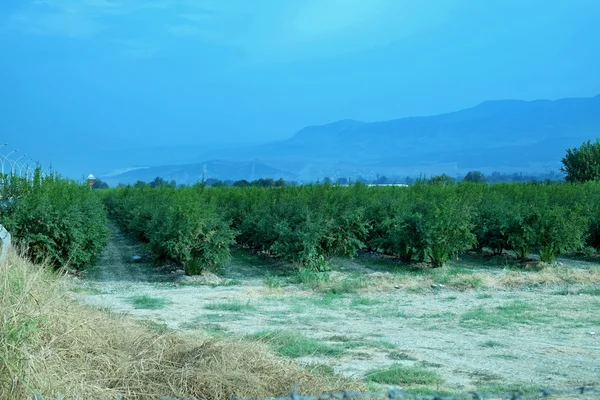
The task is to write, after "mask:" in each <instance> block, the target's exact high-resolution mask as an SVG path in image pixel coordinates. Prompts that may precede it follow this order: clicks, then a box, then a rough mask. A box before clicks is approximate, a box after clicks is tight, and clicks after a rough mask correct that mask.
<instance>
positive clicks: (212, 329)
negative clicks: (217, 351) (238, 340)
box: [201, 324, 228, 336]
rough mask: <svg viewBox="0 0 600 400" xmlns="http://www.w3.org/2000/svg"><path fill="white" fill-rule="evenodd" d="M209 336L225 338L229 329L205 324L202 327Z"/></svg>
mask: <svg viewBox="0 0 600 400" xmlns="http://www.w3.org/2000/svg"><path fill="white" fill-rule="evenodd" d="M201 329H203V330H204V331H205V332H206V333H207V334H209V335H210V336H225V335H226V334H227V331H228V330H227V328H225V327H224V326H221V325H219V324H204V325H202V326H201Z"/></svg>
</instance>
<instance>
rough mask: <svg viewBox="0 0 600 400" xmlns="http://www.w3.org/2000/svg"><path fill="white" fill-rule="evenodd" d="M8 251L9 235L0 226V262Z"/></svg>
mask: <svg viewBox="0 0 600 400" xmlns="http://www.w3.org/2000/svg"><path fill="white" fill-rule="evenodd" d="M8 249H10V233H9V232H8V231H7V230H6V229H5V228H4V227H3V226H2V225H0V261H2V260H4V259H5V258H6V254H7V253H8Z"/></svg>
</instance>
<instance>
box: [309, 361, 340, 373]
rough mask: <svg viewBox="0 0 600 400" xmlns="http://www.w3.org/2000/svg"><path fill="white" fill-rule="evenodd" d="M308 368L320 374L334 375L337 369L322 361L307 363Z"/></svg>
mask: <svg viewBox="0 0 600 400" xmlns="http://www.w3.org/2000/svg"><path fill="white" fill-rule="evenodd" d="M306 369H308V370H309V371H311V372H313V373H315V374H317V375H320V376H334V375H335V371H334V369H333V367H332V366H330V365H327V364H320V363H311V364H308V365H306Z"/></svg>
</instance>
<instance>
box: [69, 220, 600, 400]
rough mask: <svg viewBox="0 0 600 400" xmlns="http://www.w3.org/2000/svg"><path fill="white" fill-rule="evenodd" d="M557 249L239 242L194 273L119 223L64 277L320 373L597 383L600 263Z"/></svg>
mask: <svg viewBox="0 0 600 400" xmlns="http://www.w3.org/2000/svg"><path fill="white" fill-rule="evenodd" d="M134 255H141V256H142V262H141V263H134V262H133V261H132V257H133V256H134ZM560 261H561V263H560V264H559V265H557V266H546V267H540V266H536V265H535V263H534V264H532V266H530V267H527V266H518V265H514V264H513V262H512V261H510V259H508V258H504V259H499V258H490V257H480V256H475V255H471V256H469V257H466V258H465V259H464V260H463V259H461V260H454V261H453V263H452V264H451V265H450V266H448V267H445V268H444V269H440V270H435V271H432V270H430V269H429V268H427V267H425V266H419V265H416V266H415V265H412V266H407V265H403V264H399V263H397V262H395V261H393V260H388V259H384V258H382V257H379V256H372V255H362V256H360V257H358V258H357V259H355V260H347V259H336V260H333V262H332V266H333V272H332V273H331V274H329V277H328V279H326V277H321V278H317V277H315V276H308V275H306V276H302V275H298V274H294V273H292V272H291V271H290V270H289V266H287V265H285V264H282V263H278V262H276V261H273V260H270V259H269V258H266V257H261V256H258V255H249V254H248V253H247V252H245V251H243V250H237V251H235V252H234V258H233V260H232V261H231V262H230V263H229V264H228V265H227V266H226V267H225V269H224V271H223V274H222V275H221V276H220V277H217V276H211V275H207V276H204V277H202V278H201V279H200V280H199V281H189V280H185V279H182V276H181V275H180V274H178V273H171V272H170V271H166V270H163V271H165V272H160V271H159V270H156V269H155V268H153V267H152V266H151V265H150V263H149V259H148V257H147V255H146V254H145V253H144V251H143V249H142V248H141V247H140V246H139V245H138V244H136V243H135V242H133V241H131V240H130V239H128V238H126V237H124V236H123V235H122V234H121V233H119V232H118V231H117V230H116V229H115V228H114V227H113V237H112V239H111V242H110V243H109V246H108V247H107V248H106V250H105V252H104V253H103V255H102V257H101V262H100V264H99V265H98V266H97V267H95V268H93V269H90V270H89V271H87V273H86V274H85V275H84V276H83V277H81V278H78V279H74V280H73V281H72V284H73V286H72V291H73V293H74V295H75V296H76V297H77V298H78V299H80V300H81V301H83V302H85V303H87V304H92V305H95V306H101V307H105V308H109V309H111V310H114V311H118V312H125V313H127V314H131V315H133V316H135V317H139V318H143V319H149V320H151V321H153V322H154V323H156V324H164V325H165V326H166V327H168V328H172V329H174V330H184V331H193V330H202V331H205V332H207V333H208V334H210V335H214V336H226V337H231V338H251V339H252V340H257V341H263V342H266V343H268V344H269V345H270V346H272V347H273V348H274V349H275V351H276V352H278V353H279V354H281V355H283V356H286V357H291V358H294V359H296V360H297V362H298V363H301V364H305V365H310V366H312V367H314V368H317V369H319V370H321V371H323V372H324V373H337V374H341V375H344V376H347V377H352V378H357V379H361V380H363V379H364V380H366V381H370V382H378V383H384V384H400V385H401V386H405V387H427V388H429V389H433V390H448V391H464V390H474V389H478V390H481V391H486V390H493V391H498V390H500V391H502V390H512V389H517V388H518V389H528V388H538V387H547V386H549V387H570V386H573V385H581V384H587V385H595V386H598V385H600V361H599V360H600V340H599V338H600V286H599V284H598V283H599V282H600V269H599V268H600V267H599V264H598V263H596V262H594V261H593V260H592V261H588V262H583V261H574V260H564V259H563V260H560ZM157 326H159V325H157Z"/></svg>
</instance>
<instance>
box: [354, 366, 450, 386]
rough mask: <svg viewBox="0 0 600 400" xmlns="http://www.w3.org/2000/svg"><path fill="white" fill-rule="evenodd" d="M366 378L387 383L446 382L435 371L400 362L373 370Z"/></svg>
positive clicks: (436, 383) (370, 380)
mask: <svg viewBox="0 0 600 400" xmlns="http://www.w3.org/2000/svg"><path fill="white" fill-rule="evenodd" d="M366 380H367V381H369V382H375V383H382V384H385V385H438V384H441V383H443V382H444V380H443V379H442V378H441V376H440V375H439V374H438V373H437V372H435V371H430V370H427V369H423V368H419V367H406V366H404V365H400V364H395V365H392V366H391V367H389V368H383V369H374V370H371V371H369V372H368V373H367V375H366Z"/></svg>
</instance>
